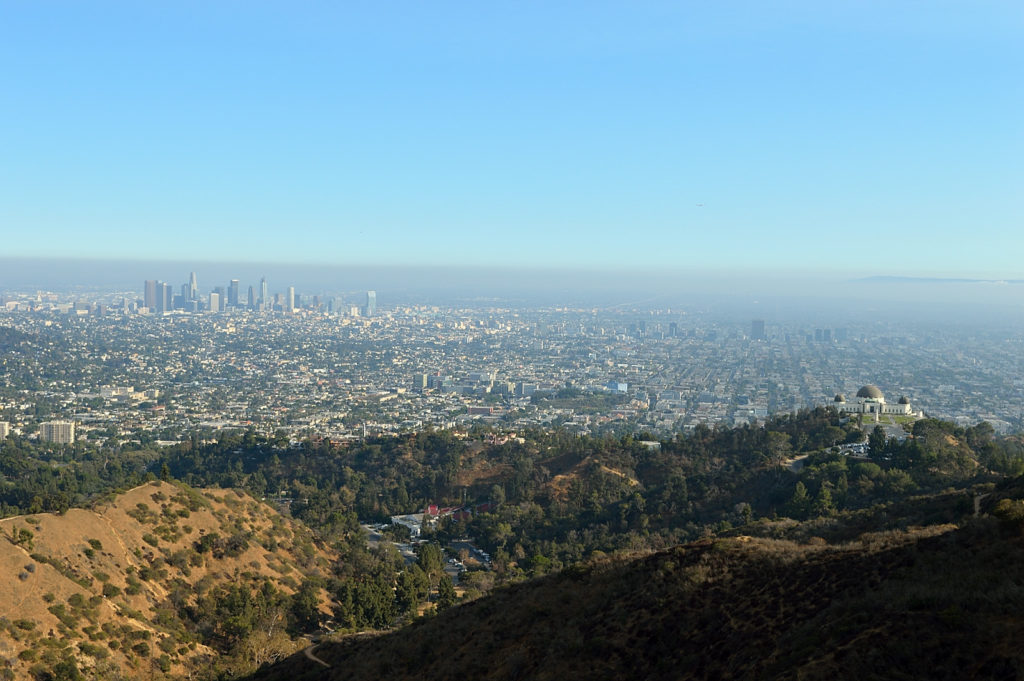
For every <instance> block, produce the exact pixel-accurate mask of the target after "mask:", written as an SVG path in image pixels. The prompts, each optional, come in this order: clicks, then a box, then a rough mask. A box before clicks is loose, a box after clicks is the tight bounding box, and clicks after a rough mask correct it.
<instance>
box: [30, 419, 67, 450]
mask: <svg viewBox="0 0 1024 681" xmlns="http://www.w3.org/2000/svg"><path fill="white" fill-rule="evenodd" d="M39 439H40V440H42V441H44V442H53V443H55V444H59V445H69V444H71V443H72V442H74V441H75V422H74V421H47V422H46V423H40V424H39Z"/></svg>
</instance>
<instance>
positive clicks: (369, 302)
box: [363, 291, 377, 317]
mask: <svg viewBox="0 0 1024 681" xmlns="http://www.w3.org/2000/svg"><path fill="white" fill-rule="evenodd" d="M363 312H364V314H365V315H366V316H367V317H372V316H373V315H374V313H376V312H377V292H376V291H367V292H366V308H365V309H364V311H363Z"/></svg>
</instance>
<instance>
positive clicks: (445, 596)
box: [437, 575, 458, 610]
mask: <svg viewBox="0 0 1024 681" xmlns="http://www.w3.org/2000/svg"><path fill="white" fill-rule="evenodd" d="M457 601H458V596H456V594H455V586H454V585H453V584H452V578H451V577H449V576H448V575H443V576H442V577H441V581H440V582H439V583H438V585H437V609H438V610H447V609H448V608H450V607H452V606H453V605H455V603H456V602H457Z"/></svg>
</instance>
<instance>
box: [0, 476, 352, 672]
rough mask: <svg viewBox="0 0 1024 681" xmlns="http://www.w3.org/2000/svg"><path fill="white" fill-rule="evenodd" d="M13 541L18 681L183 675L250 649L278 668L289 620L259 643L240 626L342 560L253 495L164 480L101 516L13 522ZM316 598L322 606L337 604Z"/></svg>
mask: <svg viewBox="0 0 1024 681" xmlns="http://www.w3.org/2000/svg"><path fill="white" fill-rule="evenodd" d="M0 534H2V536H3V538H4V539H6V540H7V541H0V574H2V575H3V580H4V582H5V587H4V589H3V590H0V656H2V657H3V658H6V659H7V660H9V661H10V664H11V666H10V667H9V668H8V669H6V670H4V673H5V674H7V677H8V678H26V677H27V676H29V673H30V672H32V673H35V674H38V673H42V670H53V671H54V673H56V674H58V678H59V674H60V673H64V674H66V675H70V676H67V678H75V676H74V674H73V673H72V672H71V671H70V670H71V669H72V667H74V668H76V669H80V670H83V671H90V672H92V673H93V674H94V675H95V676H96V678H116V677H118V676H121V677H123V678H138V679H150V678H161V677H165V678H182V677H183V676H185V675H186V673H188V672H189V671H190V670H194V669H201V668H204V667H209V666H210V664H211V660H212V659H213V658H214V657H215V656H217V654H218V653H219V652H221V650H222V649H223V647H224V646H225V645H228V644H231V645H233V646H235V647H237V645H236V644H238V643H241V642H244V643H246V644H247V649H248V650H249V658H250V659H249V660H244V659H242V658H239V659H238V660H236V661H235V662H234V664H236V665H241V666H239V667H238V668H239V670H241V669H244V663H245V662H246V661H248V662H251V663H252V664H259V663H262V662H265V661H267V660H272V659H275V658H276V657H278V656H280V655H282V654H285V653H287V652H291V651H292V650H294V649H296V646H297V645H298V643H297V642H293V641H292V640H291V637H289V636H288V635H286V633H285V630H284V629H285V627H284V625H285V621H286V620H285V617H284V616H283V613H282V616H281V617H280V618H279V622H278V625H277V626H276V627H274V628H272V629H270V630H265V631H263V632H262V637H261V638H260V639H259V640H258V641H257V640H256V639H255V638H254V637H253V636H252V635H251V634H252V632H251V631H247V630H246V622H245V621H244V618H241V617H239V613H240V612H241V611H244V610H245V609H246V608H249V607H250V606H251V603H248V602H245V601H246V599H248V598H249V595H250V593H251V592H256V593H260V594H262V595H263V607H265V608H273V607H276V608H284V607H286V606H287V605H288V603H289V598H292V597H293V595H294V594H296V593H298V592H300V591H301V590H302V589H303V588H304V583H306V582H307V580H308V578H309V576H310V575H317V574H327V573H328V572H329V569H330V566H331V564H332V562H334V561H336V556H334V555H332V554H331V553H329V552H327V551H326V550H324V549H323V548H321V547H318V546H316V545H315V544H314V542H313V540H312V535H311V533H310V532H309V530H308V529H306V528H304V527H302V526H301V525H300V524H298V523H295V522H293V521H291V520H289V519H286V518H284V517H283V516H281V515H280V514H279V513H278V512H277V511H276V510H274V509H272V508H271V507H269V506H267V505H266V504H263V503H260V502H258V501H256V500H255V499H253V498H252V497H250V496H248V495H247V494H245V493H242V492H236V491H233V490H196V489H191V488H189V487H187V486H185V485H179V484H172V483H167V482H161V481H154V482H151V483H147V484H144V485H141V486H139V487H136V488H134V489H131V490H128V491H127V492H124V493H122V494H118V495H116V496H111V497H108V498H107V499H105V500H104V501H102V502H100V503H97V504H94V505H93V507H92V508H90V509H69V510H68V511H66V512H65V513H63V514H60V515H57V514H52V513H38V514H33V515H23V516H17V517H13V518H7V519H4V520H2V521H0ZM305 588H306V589H307V591H310V589H309V588H308V587H305ZM312 591H313V592H314V593H313V598H314V601H313V602H314V606H313V607H315V608H319V607H321V606H320V602H321V601H325V597H324V595H323V594H322V593H320V592H317V591H316V590H312ZM232 599H234V600H236V601H241V605H240V607H237V608H234V610H235V611H237V612H232V611H231V610H232V608H231V600H232ZM232 617H234V618H235V619H231V618H232ZM250 639H251V640H250ZM34 668H35V669H34ZM62 670H63V671H62ZM12 675H13V676H12Z"/></svg>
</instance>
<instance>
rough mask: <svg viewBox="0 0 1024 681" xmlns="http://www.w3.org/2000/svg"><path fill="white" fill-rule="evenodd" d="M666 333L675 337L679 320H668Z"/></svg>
mask: <svg viewBox="0 0 1024 681" xmlns="http://www.w3.org/2000/svg"><path fill="white" fill-rule="evenodd" d="M668 335H669V336H671V337H672V338H675V337H676V336H678V335H679V322H669V325H668Z"/></svg>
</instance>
